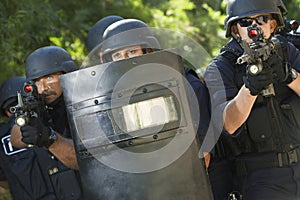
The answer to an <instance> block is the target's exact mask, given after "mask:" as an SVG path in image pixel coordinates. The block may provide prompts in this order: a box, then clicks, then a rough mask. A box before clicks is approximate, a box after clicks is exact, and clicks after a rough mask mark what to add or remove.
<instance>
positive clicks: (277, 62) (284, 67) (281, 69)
mask: <svg viewBox="0 0 300 200" xmlns="http://www.w3.org/2000/svg"><path fill="white" fill-rule="evenodd" d="M264 65H266V66H269V67H271V68H272V69H273V71H274V79H275V81H276V82H278V83H284V84H289V83H291V82H292V77H291V74H292V73H291V69H292V68H291V67H290V66H289V65H288V64H286V63H284V62H283V60H282V59H281V58H280V57H279V56H278V55H277V54H272V55H271V56H270V57H269V58H268V59H267V60H266V61H265V62H264Z"/></svg>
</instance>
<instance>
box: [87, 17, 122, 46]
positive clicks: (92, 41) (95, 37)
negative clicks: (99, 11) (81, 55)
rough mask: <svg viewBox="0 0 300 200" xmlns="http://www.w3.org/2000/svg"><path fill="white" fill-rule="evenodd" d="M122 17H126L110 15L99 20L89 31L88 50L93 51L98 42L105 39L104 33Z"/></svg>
mask: <svg viewBox="0 0 300 200" xmlns="http://www.w3.org/2000/svg"><path fill="white" fill-rule="evenodd" d="M122 19H124V18H122V17H120V16H117V15H110V16H107V17H104V18H102V19H100V20H99V21H97V22H96V24H94V26H92V28H91V29H90V30H89V33H88V37H87V40H86V46H87V48H88V50H89V51H92V50H93V49H94V48H95V47H96V46H97V45H98V44H100V43H101V42H102V41H103V39H102V37H103V33H104V31H105V29H106V28H107V27H108V26H109V25H111V24H112V23H114V22H117V21H120V20H122Z"/></svg>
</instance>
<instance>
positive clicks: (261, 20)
mask: <svg viewBox="0 0 300 200" xmlns="http://www.w3.org/2000/svg"><path fill="white" fill-rule="evenodd" d="M269 19H272V16H270V15H260V16H257V17H254V18H250V17H245V18H242V19H239V20H238V21H237V23H238V24H239V25H240V26H241V27H248V26H251V25H252V24H253V21H254V20H255V22H256V23H257V24H258V25H264V24H266V23H268V20H269Z"/></svg>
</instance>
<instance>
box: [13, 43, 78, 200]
mask: <svg viewBox="0 0 300 200" xmlns="http://www.w3.org/2000/svg"><path fill="white" fill-rule="evenodd" d="M76 69H77V66H76V64H75V62H74V61H73V60H72V59H71V57H70V55H69V54H68V52H67V51H66V50H64V49H62V48H60V47H57V46H46V47H42V48H39V49H37V50H35V51H33V52H32V53H31V54H30V55H29V56H28V57H27V59H26V63H25V72H26V79H27V80H33V81H34V83H35V85H36V86H37V89H38V93H39V94H40V95H41V96H42V97H43V98H44V100H45V103H46V105H47V111H46V113H45V114H44V115H45V116H46V117H44V118H43V119H41V118H39V117H38V118H30V119H29V122H28V124H26V125H24V126H22V127H21V128H20V127H18V126H17V125H15V126H14V127H13V130H12V136H11V142H12V144H13V146H15V147H19V148H21V147H23V148H24V147H27V146H28V145H29V146H32V145H33V148H30V147H28V149H30V150H31V151H33V150H36V151H39V152H42V153H41V155H38V156H37V157H38V158H39V159H40V160H41V164H40V166H41V168H42V169H41V173H45V177H46V178H44V179H45V180H47V181H45V183H46V184H47V185H48V188H49V189H51V191H50V192H52V195H54V198H53V199H81V186H80V179H79V174H78V173H79V172H78V171H76V170H74V169H78V165H77V160H76V154H75V149H74V145H73V142H72V138H71V133H70V128H69V125H68V121H67V115H66V111H65V105H64V100H63V96H62V89H61V86H60V79H59V77H60V75H61V74H64V73H68V72H71V71H74V70H76ZM31 159H34V157H33V158H31ZM71 168H73V169H71ZM36 176H37V174H35V176H33V178H34V177H36ZM24 181H25V180H24ZM45 183H44V184H45ZM40 185H42V183H41V184H40ZM29 186H30V187H32V185H30V184H29ZM48 188H46V189H48ZM29 194H32V193H29ZM31 199H37V198H35V197H34V198H31Z"/></svg>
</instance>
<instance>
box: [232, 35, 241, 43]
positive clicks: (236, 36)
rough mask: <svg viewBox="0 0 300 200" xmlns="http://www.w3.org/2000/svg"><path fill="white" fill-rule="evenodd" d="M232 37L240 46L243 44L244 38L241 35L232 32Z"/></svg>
mask: <svg viewBox="0 0 300 200" xmlns="http://www.w3.org/2000/svg"><path fill="white" fill-rule="evenodd" d="M231 35H232V37H233V38H234V39H235V40H236V41H237V42H238V43H239V44H242V38H241V37H240V36H239V35H237V34H235V33H234V32H231Z"/></svg>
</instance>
